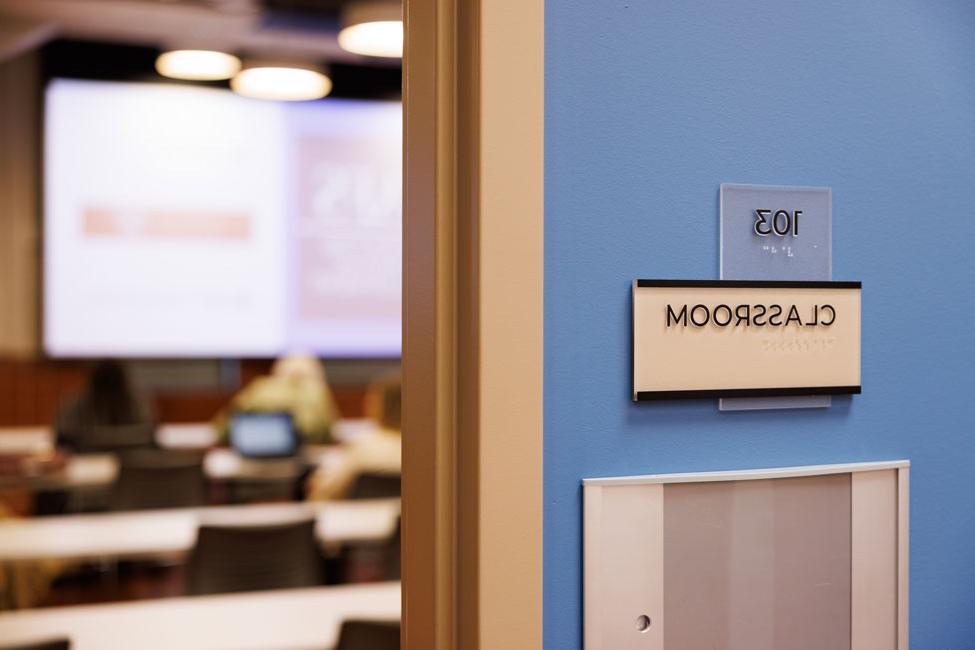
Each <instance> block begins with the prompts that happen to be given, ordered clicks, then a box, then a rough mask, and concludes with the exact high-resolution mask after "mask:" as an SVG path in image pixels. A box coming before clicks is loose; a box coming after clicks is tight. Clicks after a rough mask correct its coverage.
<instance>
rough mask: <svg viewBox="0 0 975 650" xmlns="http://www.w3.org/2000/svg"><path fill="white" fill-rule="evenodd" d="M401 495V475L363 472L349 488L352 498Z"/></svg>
mask: <svg viewBox="0 0 975 650" xmlns="http://www.w3.org/2000/svg"><path fill="white" fill-rule="evenodd" d="M398 496H400V475H399V474H392V473H379V472H363V473H362V474H359V475H358V476H356V477H355V480H354V481H353V482H352V487H350V488H349V498H350V499H385V498H390V497H398Z"/></svg>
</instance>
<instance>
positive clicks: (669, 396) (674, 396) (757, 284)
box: [630, 279, 863, 402]
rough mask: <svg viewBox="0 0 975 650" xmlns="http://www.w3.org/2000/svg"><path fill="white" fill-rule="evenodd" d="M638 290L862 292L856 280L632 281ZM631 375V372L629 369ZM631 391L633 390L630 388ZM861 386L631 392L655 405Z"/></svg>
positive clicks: (853, 390) (853, 391)
mask: <svg viewBox="0 0 975 650" xmlns="http://www.w3.org/2000/svg"><path fill="white" fill-rule="evenodd" d="M633 287H634V288H640V287H661V288H680V287H719V288H720V287H724V288H729V289H862V288H863V287H862V283H861V282H860V281H859V280H841V281H832V280H645V279H638V280H634V282H633ZM635 318H636V315H635V313H634V314H633V316H632V317H631V319H630V326H631V333H630V346H631V347H630V352H631V354H630V358H631V362H632V361H633V360H634V359H635V357H636V323H635ZM630 370H631V376H632V373H633V369H632V367H631V369H630ZM634 388H635V387H634ZM861 391H862V388H861V386H859V385H857V386H807V387H788V388H725V389H720V388H719V389H701V390H663V391H636V390H634V391H633V401H635V402H659V401H666V400H684V399H718V398H725V397H726V398H733V397H805V396H812V395H859V394H860V393H861Z"/></svg>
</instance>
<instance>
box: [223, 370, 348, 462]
mask: <svg viewBox="0 0 975 650" xmlns="http://www.w3.org/2000/svg"><path fill="white" fill-rule="evenodd" d="M237 412H249V413H276V412H281V413H289V414H291V419H292V421H293V422H294V425H295V428H296V429H297V430H298V432H299V433H300V434H301V436H302V439H303V440H304V441H305V442H308V443H314V444H326V443H330V442H332V435H331V429H332V425H333V424H334V423H335V421H336V420H338V419H339V411H338V407H337V406H336V404H335V398H334V396H333V395H332V390H331V388H329V386H328V381H327V379H326V376H325V367H324V366H323V365H322V363H321V361H319V360H318V359H317V358H315V357H313V356H309V355H303V354H291V355H288V356H285V357H282V358H280V359H278V360H277V361H275V362H274V365H273V366H272V367H271V374H270V375H267V376H264V377H258V378H257V379H254V380H253V381H251V382H250V383H249V384H247V386H245V387H244V388H243V389H242V390H241V391H240V392H238V393H237V394H236V395H234V397H233V399H231V401H230V404H229V405H228V406H227V407H226V408H225V409H223V410H222V411H221V412H220V413H219V414H218V415H217V417H216V418H215V419H214V422H213V426H214V428H216V430H217V431H218V432H220V435H221V438H225V437H226V435H227V427H228V425H229V421H230V417H231V416H232V415H233V413H237Z"/></svg>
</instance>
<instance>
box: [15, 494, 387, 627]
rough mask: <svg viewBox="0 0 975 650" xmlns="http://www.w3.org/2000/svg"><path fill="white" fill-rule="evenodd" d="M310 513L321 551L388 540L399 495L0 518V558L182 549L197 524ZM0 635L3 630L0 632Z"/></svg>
mask: <svg viewBox="0 0 975 650" xmlns="http://www.w3.org/2000/svg"><path fill="white" fill-rule="evenodd" d="M309 513H311V514H314V516H315V518H316V520H317V526H316V530H315V533H316V535H317V537H318V540H319V542H320V543H321V544H322V546H323V548H325V549H326V550H328V549H333V548H335V547H337V546H338V545H341V544H344V543H354V542H375V541H381V540H384V539H387V538H388V537H389V536H390V535H391V534H392V533H393V532H394V530H395V529H396V522H397V519H398V517H399V514H400V502H399V499H375V500H359V501H330V502H324V503H311V502H309V503H274V504H265V505H238V506H209V507H205V508H176V509H172V510H137V511H132V512H112V513H99V514H83V515H61V516H55V517H37V518H33V519H11V520H5V521H0V562H4V561H13V560H42V559H59V560H90V559H104V558H130V559H131V558H144V557H159V556H166V557H171V556H181V555H186V554H187V553H189V551H190V550H191V549H192V548H193V546H194V544H196V533H197V528H198V527H199V526H200V524H203V523H225V524H247V523H254V524H258V523H273V522H276V521H282V520H289V519H294V518H298V517H301V516H304V515H307V514H309ZM0 638H2V636H0Z"/></svg>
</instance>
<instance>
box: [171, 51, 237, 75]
mask: <svg viewBox="0 0 975 650" xmlns="http://www.w3.org/2000/svg"><path fill="white" fill-rule="evenodd" d="M239 70H240V59H238V58H237V57H236V56H234V55H233V54H227V53H226V52H217V51H214V50H170V51H169V52H163V53H162V54H160V55H159V56H158V57H157V58H156V71H157V72H158V73H159V74H161V75H162V76H164V77H170V78H171V79H187V80H190V81H217V80H220V79H230V78H231V77H233V76H234V75H235V74H237V72H238V71H239Z"/></svg>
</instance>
